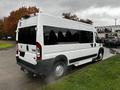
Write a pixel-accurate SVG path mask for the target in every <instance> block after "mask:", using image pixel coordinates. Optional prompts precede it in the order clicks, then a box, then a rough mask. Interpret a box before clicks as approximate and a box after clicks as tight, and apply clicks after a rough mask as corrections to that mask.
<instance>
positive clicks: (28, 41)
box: [18, 26, 37, 65]
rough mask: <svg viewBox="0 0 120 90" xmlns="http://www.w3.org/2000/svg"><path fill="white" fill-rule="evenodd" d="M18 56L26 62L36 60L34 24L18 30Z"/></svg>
mask: <svg viewBox="0 0 120 90" xmlns="http://www.w3.org/2000/svg"><path fill="white" fill-rule="evenodd" d="M18 51H19V52H18V57H19V58H20V59H22V60H24V61H26V62H28V63H31V64H34V65H35V64H37V62H36V26H30V27H23V28H19V30H18Z"/></svg>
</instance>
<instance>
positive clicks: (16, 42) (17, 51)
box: [16, 41, 18, 54]
mask: <svg viewBox="0 0 120 90" xmlns="http://www.w3.org/2000/svg"><path fill="white" fill-rule="evenodd" d="M16 54H18V41H16Z"/></svg>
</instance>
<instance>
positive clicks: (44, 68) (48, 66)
mask: <svg viewBox="0 0 120 90" xmlns="http://www.w3.org/2000/svg"><path fill="white" fill-rule="evenodd" d="M16 60H17V64H18V65H19V66H21V67H22V68H24V69H26V70H27V71H30V72H33V73H35V74H39V75H48V74H49V73H50V72H51V70H52V66H53V63H54V59H49V60H41V61H38V62H37V64H36V65H33V64H30V63H28V62H26V61H24V60H21V59H20V58H19V57H16Z"/></svg>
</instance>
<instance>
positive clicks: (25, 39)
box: [18, 26, 36, 45]
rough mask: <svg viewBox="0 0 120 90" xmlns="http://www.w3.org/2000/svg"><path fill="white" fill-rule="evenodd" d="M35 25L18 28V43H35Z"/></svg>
mask: <svg viewBox="0 0 120 90" xmlns="http://www.w3.org/2000/svg"><path fill="white" fill-rule="evenodd" d="M35 28H36V26H32V27H25V28H20V29H19V32H18V43H23V44H31V45H35V44H36V30H35Z"/></svg>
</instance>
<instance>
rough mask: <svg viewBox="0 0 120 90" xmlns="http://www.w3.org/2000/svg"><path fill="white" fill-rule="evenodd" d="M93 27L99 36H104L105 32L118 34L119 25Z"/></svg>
mask: <svg viewBox="0 0 120 90" xmlns="http://www.w3.org/2000/svg"><path fill="white" fill-rule="evenodd" d="M95 28H96V30H97V32H98V33H99V36H100V37H105V34H106V33H117V34H118V35H119V36H120V25H111V26H97V27H95Z"/></svg>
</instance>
